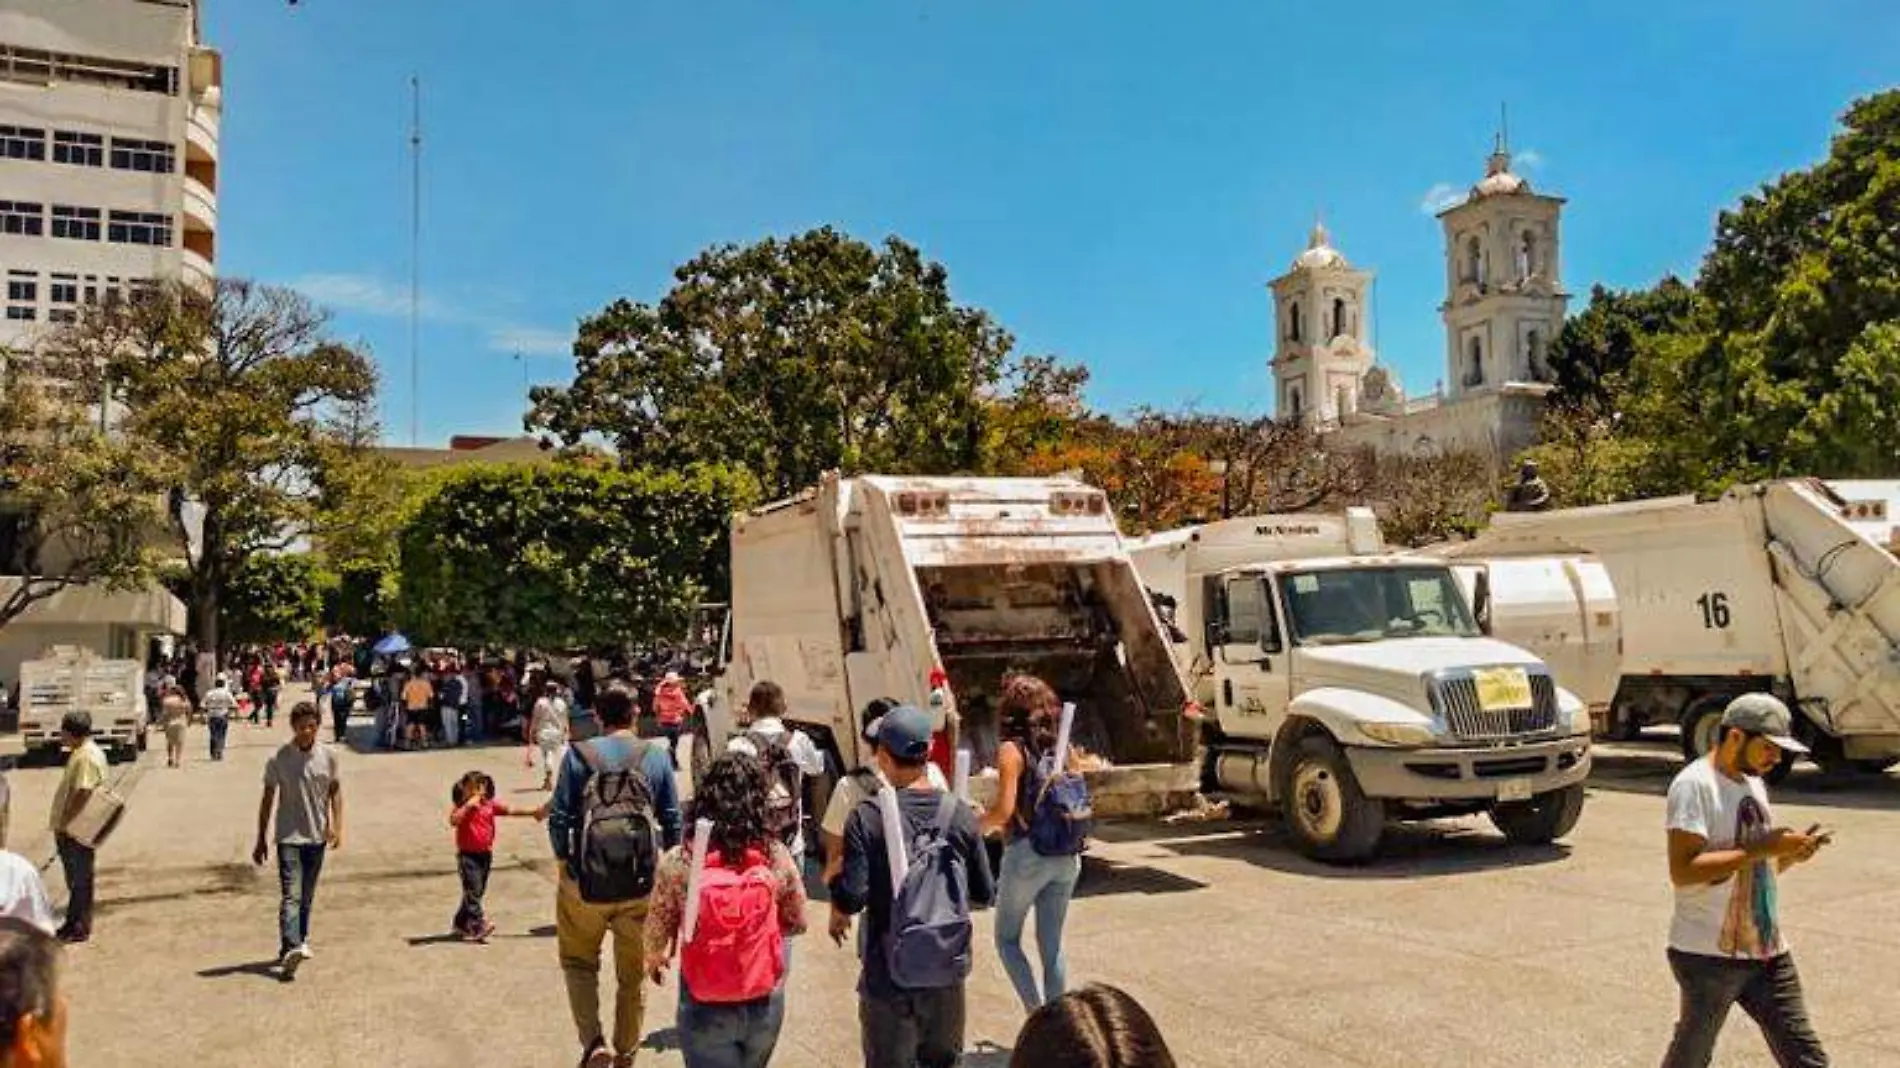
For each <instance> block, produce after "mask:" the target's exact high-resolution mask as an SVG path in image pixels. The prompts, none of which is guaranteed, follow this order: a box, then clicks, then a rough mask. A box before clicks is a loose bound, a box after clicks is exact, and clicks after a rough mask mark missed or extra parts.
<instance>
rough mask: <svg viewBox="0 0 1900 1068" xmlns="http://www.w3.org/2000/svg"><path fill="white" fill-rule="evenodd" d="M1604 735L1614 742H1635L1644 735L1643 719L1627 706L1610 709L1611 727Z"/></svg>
mask: <svg viewBox="0 0 1900 1068" xmlns="http://www.w3.org/2000/svg"><path fill="white" fill-rule="evenodd" d="M1604 736H1605V737H1607V738H1609V739H1610V741H1613V742H1634V741H1637V740H1639V739H1640V738H1642V736H1643V720H1642V717H1640V716H1638V715H1637V714H1636V713H1635V712H1633V711H1631V710H1630V709H1627V708H1618V709H1611V710H1610V729H1609V730H1607V731H1605V732H1604Z"/></svg>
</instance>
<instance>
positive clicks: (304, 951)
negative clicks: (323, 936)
mask: <svg viewBox="0 0 1900 1068" xmlns="http://www.w3.org/2000/svg"><path fill="white" fill-rule="evenodd" d="M314 956H316V954H314V953H312V952H310V947H309V946H307V945H303V946H292V947H291V948H289V949H287V950H285V951H284V958H283V959H282V960H280V961H278V962H277V963H278V966H279V967H281V968H282V969H283V971H284V979H285V980H286V981H288V980H291V979H295V978H297V969H298V968H301V967H303V962H304V961H307V960H309V959H310V958H311V957H314Z"/></svg>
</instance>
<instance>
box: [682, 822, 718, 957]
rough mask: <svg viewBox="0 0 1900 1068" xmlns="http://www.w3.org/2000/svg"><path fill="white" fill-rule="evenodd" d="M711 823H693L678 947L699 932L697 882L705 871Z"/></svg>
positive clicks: (710, 842)
mask: <svg viewBox="0 0 1900 1068" xmlns="http://www.w3.org/2000/svg"><path fill="white" fill-rule="evenodd" d="M712 832H713V822H712V821H711V820H694V821H693V860H692V866H691V867H689V868H687V870H686V915H685V916H684V917H682V918H681V920H680V945H682V946H684V945H685V944H686V943H688V942H691V941H692V940H693V932H695V931H697V930H699V881H700V877H701V876H702V875H703V874H704V873H705V870H706V851H707V850H708V849H711V848H712Z"/></svg>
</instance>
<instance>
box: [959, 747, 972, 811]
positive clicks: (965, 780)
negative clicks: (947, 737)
mask: <svg viewBox="0 0 1900 1068" xmlns="http://www.w3.org/2000/svg"><path fill="white" fill-rule="evenodd" d="M956 789H957V796H958V797H961V798H962V799H964V800H965V801H968V800H969V799H970V751H969V750H968V749H959V750H957V779H956Z"/></svg>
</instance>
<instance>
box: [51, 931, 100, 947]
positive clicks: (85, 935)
mask: <svg viewBox="0 0 1900 1068" xmlns="http://www.w3.org/2000/svg"><path fill="white" fill-rule="evenodd" d="M53 937H55V938H57V939H59V940H60V941H61V942H64V943H66V944H67V945H69V946H76V945H79V944H80V943H82V942H90V941H92V932H91V931H82V930H80V929H79V928H76V927H61V928H60V929H59V930H57V931H55V932H53Z"/></svg>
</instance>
